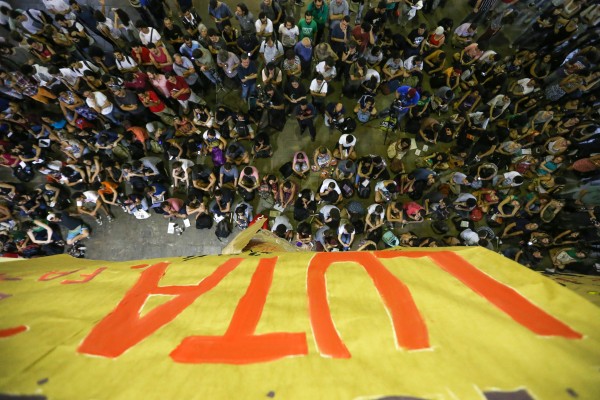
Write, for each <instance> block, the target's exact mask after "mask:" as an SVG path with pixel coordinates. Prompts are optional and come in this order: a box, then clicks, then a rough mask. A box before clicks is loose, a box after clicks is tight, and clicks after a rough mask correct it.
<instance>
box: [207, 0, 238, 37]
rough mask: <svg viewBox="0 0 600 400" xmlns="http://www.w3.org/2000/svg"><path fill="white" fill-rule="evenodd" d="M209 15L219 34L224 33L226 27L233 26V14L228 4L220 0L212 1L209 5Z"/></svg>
mask: <svg viewBox="0 0 600 400" xmlns="http://www.w3.org/2000/svg"><path fill="white" fill-rule="evenodd" d="M208 13H209V14H210V17H211V18H212V20H213V21H214V22H215V25H216V26H217V29H218V30H219V32H223V27H224V26H225V25H231V21H230V19H231V18H233V13H232V12H231V9H230V8H229V6H228V5H227V4H225V3H223V2H221V1H219V0H210V2H209V3H208Z"/></svg>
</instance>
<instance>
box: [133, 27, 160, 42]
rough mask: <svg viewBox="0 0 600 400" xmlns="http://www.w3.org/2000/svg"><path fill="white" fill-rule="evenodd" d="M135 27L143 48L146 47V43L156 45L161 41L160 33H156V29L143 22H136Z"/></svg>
mask: <svg viewBox="0 0 600 400" xmlns="http://www.w3.org/2000/svg"><path fill="white" fill-rule="evenodd" d="M135 27H136V28H138V29H139V31H140V42H142V44H143V45H144V46H147V45H148V43H154V44H156V45H157V43H158V42H160V41H161V39H162V37H161V36H160V33H158V31H157V30H156V29H154V28H152V27H149V26H148V24H146V23H145V22H144V21H138V22H137V23H136V24H135Z"/></svg>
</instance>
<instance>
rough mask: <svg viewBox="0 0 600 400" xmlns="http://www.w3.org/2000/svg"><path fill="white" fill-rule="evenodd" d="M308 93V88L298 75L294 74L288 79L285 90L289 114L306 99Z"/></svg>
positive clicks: (284, 95)
mask: <svg viewBox="0 0 600 400" xmlns="http://www.w3.org/2000/svg"><path fill="white" fill-rule="evenodd" d="M306 94H307V92H306V88H305V87H304V85H303V84H302V82H301V81H300V80H299V79H298V78H297V77H295V76H292V77H290V79H288V82H287V84H286V85H285V88H284V90H283V97H284V98H285V104H286V114H287V115H290V114H291V113H292V111H293V110H294V109H295V108H296V106H297V105H298V104H299V103H300V101H301V100H306Z"/></svg>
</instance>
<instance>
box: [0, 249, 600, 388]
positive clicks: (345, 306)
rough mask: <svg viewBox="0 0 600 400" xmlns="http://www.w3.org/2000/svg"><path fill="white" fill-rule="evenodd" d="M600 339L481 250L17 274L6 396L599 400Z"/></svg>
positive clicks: (7, 272)
mask: <svg viewBox="0 0 600 400" xmlns="http://www.w3.org/2000/svg"><path fill="white" fill-rule="evenodd" d="M599 339H600V309H599V308H598V307H596V306H595V305H593V304H591V303H589V302H587V301H586V300H584V299H582V298H581V297H579V296H578V295H577V294H574V293H572V292H571V291H569V290H568V289H565V288H563V287H561V286H560V285H558V284H557V283H555V282H552V281H551V280H549V279H546V278H544V277H543V276H540V275H539V274H538V273H535V272H532V271H529V270H527V269H525V268H523V267H522V266H520V265H518V264H515V263H513V262H511V261H510V260H508V259H506V258H504V257H502V256H500V255H498V254H496V253H493V252H490V251H487V250H483V249H480V248H463V249H452V250H450V249H439V250H434V251H430V250H428V251H414V250H412V249H411V250H409V251H404V250H390V251H378V252H361V253H260V252H250V253H243V254H240V255H232V256H205V257H187V258H178V259H160V260H143V261H137V262H102V261H92V260H78V259H73V258H70V257H68V256H56V257H51V258H42V259H35V260H28V261H21V262H11V263H4V264H0V360H1V363H0V398H2V395H13V396H17V395H20V396H26V395H28V396H39V398H48V399H137V398H146V399H211V400H212V399H234V398H235V399H264V398H274V399H286V400H288V399H383V398H401V397H402V398H424V399H486V398H489V399H492V398H502V399H512V398H515V399H516V398H519V399H526V398H533V399H571V398H578V399H597V398H599V397H600V372H599V366H600V341H599Z"/></svg>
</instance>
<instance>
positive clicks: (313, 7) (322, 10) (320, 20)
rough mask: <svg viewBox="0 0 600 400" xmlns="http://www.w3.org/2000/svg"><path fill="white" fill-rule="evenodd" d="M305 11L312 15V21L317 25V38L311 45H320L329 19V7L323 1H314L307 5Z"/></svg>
mask: <svg viewBox="0 0 600 400" xmlns="http://www.w3.org/2000/svg"><path fill="white" fill-rule="evenodd" d="M306 11H309V12H310V13H311V14H312V16H313V20H314V21H315V22H316V23H317V37H316V40H315V41H314V42H313V43H320V42H321V39H322V38H323V31H324V30H325V25H326V24H327V18H328V17H329V7H328V6H327V4H325V1H324V0H314V1H312V2H311V3H310V4H309V5H308V7H307V8H306Z"/></svg>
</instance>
